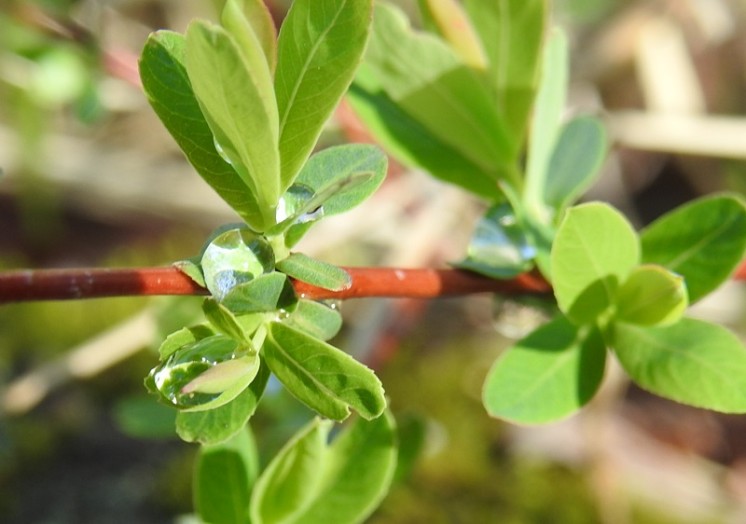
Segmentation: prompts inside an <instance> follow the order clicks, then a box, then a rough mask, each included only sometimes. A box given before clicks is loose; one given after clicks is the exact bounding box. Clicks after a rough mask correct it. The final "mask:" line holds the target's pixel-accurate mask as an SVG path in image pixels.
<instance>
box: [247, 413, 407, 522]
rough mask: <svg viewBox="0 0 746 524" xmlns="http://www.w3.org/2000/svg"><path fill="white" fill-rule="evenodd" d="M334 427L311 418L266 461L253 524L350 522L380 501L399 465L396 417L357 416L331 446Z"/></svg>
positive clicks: (362, 517) (358, 519)
mask: <svg viewBox="0 0 746 524" xmlns="http://www.w3.org/2000/svg"><path fill="white" fill-rule="evenodd" d="M330 429H331V427H330V426H329V425H328V424H327V423H325V422H322V421H320V420H318V419H316V420H314V421H312V422H311V423H310V424H309V425H308V426H306V428H304V429H303V430H301V432H300V433H299V434H298V435H297V436H296V437H295V438H294V439H293V440H291V441H290V442H289V443H288V444H287V445H286V446H285V447H284V448H283V449H282V450H281V451H280V453H278V454H277V456H276V457H275V458H274V459H273V461H272V462H271V463H270V464H269V466H267V469H266V470H265V471H264V473H262V476H261V477H260V479H259V481H258V482H257V485H256V489H255V491H254V495H253V497H252V514H251V516H252V522H254V524H261V523H275V522H294V523H297V524H302V523H303V524H315V523H318V522H334V523H339V524H348V523H350V524H351V523H356V522H363V521H364V520H365V519H366V518H367V517H368V516H369V515H370V514H371V513H372V512H373V510H374V509H375V508H376V507H377V506H378V504H379V503H380V501H381V499H382V498H383V496H384V495H385V494H386V492H387V491H388V488H389V486H390V484H391V480H392V478H393V474H394V471H395V467H396V447H397V446H396V430H395V427H394V421H393V417H391V415H389V414H388V413H384V415H383V416H381V417H378V418H377V419H375V420H372V421H370V422H366V421H364V420H360V419H358V420H356V421H355V422H354V423H353V424H352V425H350V426H348V427H346V428H345V429H344V430H343V431H342V433H341V434H340V435H338V436H337V438H336V439H335V440H334V441H333V442H332V443H331V445H327V444H326V442H327V439H328V435H329V430H330Z"/></svg>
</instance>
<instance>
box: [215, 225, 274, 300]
mask: <svg viewBox="0 0 746 524" xmlns="http://www.w3.org/2000/svg"><path fill="white" fill-rule="evenodd" d="M200 265H201V266H202V272H203V274H204V276H205V284H206V286H207V289H209V290H210V293H211V294H212V296H213V297H214V298H215V299H216V300H218V301H222V300H223V299H224V298H225V297H226V296H227V295H228V294H229V293H230V292H231V290H232V289H234V288H235V287H236V286H238V285H240V284H244V283H246V282H250V281H251V280H253V279H255V278H257V277H258V276H260V275H263V274H266V273H271V272H272V271H274V269H275V256H274V251H273V250H272V247H271V246H270V245H269V243H268V242H267V241H266V239H265V238H264V237H263V236H261V235H257V234H256V233H254V232H252V231H250V230H248V229H245V228H238V229H229V230H228V231H225V232H223V233H220V234H219V235H218V236H217V237H215V238H214V239H213V241H212V242H210V244H209V245H208V246H207V247H206V248H205V249H204V251H203V253H202V260H201V262H200Z"/></svg>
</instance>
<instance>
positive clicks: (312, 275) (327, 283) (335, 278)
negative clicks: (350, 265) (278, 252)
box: [277, 253, 352, 291]
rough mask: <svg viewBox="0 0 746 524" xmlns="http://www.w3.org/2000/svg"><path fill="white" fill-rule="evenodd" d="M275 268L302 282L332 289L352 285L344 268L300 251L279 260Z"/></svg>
mask: <svg viewBox="0 0 746 524" xmlns="http://www.w3.org/2000/svg"><path fill="white" fill-rule="evenodd" d="M277 269H278V270H279V271H282V272H283V273H285V274H286V275H288V276H291V277H293V278H297V279H298V280H300V281H302V282H306V283H308V284H311V285H314V286H317V287H321V288H324V289H331V290H332V291H343V290H345V289H349V288H350V286H351V285H352V279H351V278H350V275H349V273H347V271H345V270H344V269H342V268H340V267H337V266H333V265H332V264H327V263H326V262H322V261H321V260H316V259H315V258H311V257H309V256H307V255H304V254H302V253H291V254H290V256H288V257H287V258H284V259H282V260H280V261H279V262H278V263H277Z"/></svg>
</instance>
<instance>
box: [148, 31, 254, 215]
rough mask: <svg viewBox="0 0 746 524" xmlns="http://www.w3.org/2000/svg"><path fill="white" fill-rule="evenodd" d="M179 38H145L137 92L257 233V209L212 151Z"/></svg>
mask: <svg viewBox="0 0 746 524" xmlns="http://www.w3.org/2000/svg"><path fill="white" fill-rule="evenodd" d="M184 48H185V44H184V37H183V35H180V34H179V33H174V32H172V31H158V32H156V33H153V34H152V35H150V37H149V38H148V41H147V43H146V44H145V48H144V49H143V51H142V56H141V57H140V78H141V79H142V83H143V89H144V90H145V94H146V95H147V97H148V101H149V102H150V105H151V106H153V109H154V110H155V112H156V114H157V115H158V117H159V118H160V119H161V121H162V122H163V124H164V125H165V126H166V129H168V132H169V133H171V135H172V136H173V137H174V139H175V140H176V143H177V144H178V145H179V147H180V148H181V149H182V150H183V151H184V154H185V155H186V157H187V159H188V160H189V162H190V163H191V164H192V165H193V166H194V168H195V169H196V170H197V172H198V173H199V174H200V176H201V177H202V178H203V179H204V180H205V182H207V183H208V184H210V186H211V187H212V188H213V189H214V190H215V192H217V193H218V195H220V196H221V197H222V198H223V200H225V201H226V202H227V203H228V205H230V206H231V207H232V208H233V209H235V210H236V212H237V213H238V214H239V215H240V216H241V218H243V219H244V220H246V222H247V223H248V224H249V225H250V226H251V227H252V228H254V229H260V228H261V225H262V214H261V211H260V209H259V204H258V203H257V201H256V199H255V198H254V196H253V194H252V193H251V191H249V187H248V186H247V185H246V184H245V183H244V182H243V181H242V180H241V177H240V176H238V173H237V172H236V171H235V170H234V169H233V168H232V167H231V166H230V164H228V163H226V162H225V160H223V158H222V157H221V156H220V154H219V153H218V152H217V150H216V148H215V140H214V138H213V134H212V131H211V130H210V126H209V125H208V124H207V121H206V120H205V117H204V116H203V115H202V110H201V109H200V107H199V103H198V102H197V98H196V96H195V94H194V91H193V90H192V85H191V83H190V81H189V76H188V75H187V72H186V67H185V66H184V54H185V49H184Z"/></svg>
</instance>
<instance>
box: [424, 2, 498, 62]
mask: <svg viewBox="0 0 746 524" xmlns="http://www.w3.org/2000/svg"><path fill="white" fill-rule="evenodd" d="M418 3H419V6H420V11H421V12H422V16H423V18H424V19H427V20H430V21H431V22H432V24H433V25H434V26H435V28H436V29H437V31H438V33H439V34H440V36H441V37H442V38H443V40H445V41H446V42H448V44H449V45H450V46H451V48H452V49H453V50H454V51H455V52H456V54H458V55H459V56H460V57H461V60H463V62H464V63H465V64H467V65H468V66H470V67H473V68H475V69H486V68H487V56H486V55H485V52H484V49H482V43H481V42H480V41H479V38H478V37H477V34H476V32H475V31H474V28H473V27H472V25H471V20H469V18H468V17H467V16H466V13H465V11H464V8H463V7H462V6H461V4H459V3H458V2H456V1H455V0H419V2H418Z"/></svg>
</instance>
